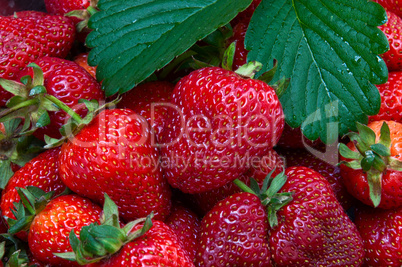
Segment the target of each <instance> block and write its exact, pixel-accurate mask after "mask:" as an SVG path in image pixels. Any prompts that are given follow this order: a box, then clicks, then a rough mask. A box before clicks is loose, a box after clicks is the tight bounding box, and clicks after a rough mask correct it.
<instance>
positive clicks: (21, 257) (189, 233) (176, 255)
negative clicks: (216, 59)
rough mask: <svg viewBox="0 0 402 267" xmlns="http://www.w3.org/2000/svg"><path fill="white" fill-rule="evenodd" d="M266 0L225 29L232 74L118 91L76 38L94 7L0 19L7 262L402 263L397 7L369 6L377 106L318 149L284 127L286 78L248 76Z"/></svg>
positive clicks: (197, 75) (3, 251)
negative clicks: (385, 76)
mask: <svg viewBox="0 0 402 267" xmlns="http://www.w3.org/2000/svg"><path fill="white" fill-rule="evenodd" d="M260 2H261V0H259V1H258V0H254V1H253V3H252V5H251V6H250V7H249V8H248V9H246V10H245V11H243V12H241V13H239V15H238V16H237V17H236V18H235V19H234V20H233V21H232V22H231V24H232V27H233V35H232V36H231V37H230V38H229V39H228V40H227V42H226V44H227V46H230V44H232V43H233V42H234V43H235V44H236V46H235V49H236V50H235V53H234V55H235V56H234V58H233V59H232V63H233V64H230V66H233V69H235V71H233V70H232V69H228V68H224V67H217V66H210V67H203V68H199V69H196V70H187V74H186V75H182V76H181V77H179V78H178V79H177V80H172V79H169V80H160V79H159V80H157V81H145V82H143V83H142V84H140V85H138V86H136V87H135V88H133V89H132V90H131V91H129V92H127V93H125V94H123V95H115V96H112V97H105V94H104V92H103V91H102V89H101V82H98V81H97V80H96V67H91V66H89V65H88V63H87V55H88V51H87V50H85V49H86V48H84V45H83V43H82V42H81V41H82V40H85V35H86V33H85V30H84V32H78V31H77V30H76V27H77V25H82V24H83V23H85V19H87V17H86V16H87V13H86V11H85V10H86V9H91V8H96V1H89V0H75V1H51V0H47V1H45V3H46V8H47V11H48V13H43V12H37V11H22V12H17V13H15V14H14V15H12V16H2V17H0V51H1V53H0V107H1V109H0V120H1V121H2V123H1V124H0V153H1V154H0V160H1V161H2V166H5V165H7V168H8V169H7V168H6V167H2V170H9V171H8V172H7V171H3V172H1V175H2V176H3V177H1V179H3V180H4V179H8V178H9V180H8V182H7V184H6V186H5V187H4V189H3V190H2V193H1V201H0V208H1V215H2V220H1V224H0V232H1V233H2V234H1V235H0V255H2V261H1V264H7V265H6V266H34V265H36V266H169V267H173V266H200V267H201V266H211V267H212V266H216V267H217V266H232V267H233V266H402V160H401V159H400V157H401V155H402V124H401V123H402V100H401V94H402V17H401V16H402V8H401V7H400V4H398V1H393V0H377V2H378V3H379V4H381V5H383V7H384V8H386V9H387V15H388V18H389V20H388V22H387V23H386V24H384V25H383V26H381V27H380V29H381V30H382V31H383V32H384V33H385V34H386V36H387V38H388V39H389V43H390V50H389V51H388V52H387V53H386V54H383V55H381V56H382V57H383V59H384V61H385V62H386V63H387V66H388V69H389V71H390V73H389V80H388V82H387V83H385V84H383V85H379V86H378V89H379V92H380V94H381V99H382V103H381V110H380V112H379V113H378V114H377V115H375V116H371V117H369V124H368V125H363V124H358V125H357V129H358V132H350V133H349V134H347V135H346V136H345V137H342V138H341V139H340V142H339V145H338V144H332V145H324V143H322V142H321V141H320V140H315V141H310V140H306V139H305V138H304V137H303V135H302V133H301V131H300V129H292V128H290V127H289V126H288V125H286V124H285V120H284V113H283V110H282V106H281V103H280V101H279V98H278V95H277V92H280V90H281V88H277V86H278V87H280V86H281V85H283V84H276V85H273V86H269V85H268V84H267V83H266V82H265V81H261V80H258V79H254V75H255V73H256V72H257V71H258V70H259V69H260V68H261V65H260V63H258V62H250V63H247V61H246V58H247V51H246V50H245V48H244V38H245V32H246V30H247V27H248V23H249V21H250V18H251V15H252V14H253V12H254V10H255V8H256V7H257V6H258V4H259V3H260ZM73 10H81V12H80V14H81V15H82V16H81V17H80V18H72V17H69V16H64V14H66V13H68V12H70V11H73ZM78 28H80V29H81V28H83V27H81V26H79V27H78ZM87 30H88V29H87ZM84 50H85V51H84ZM77 51H78V52H77ZM81 52H84V53H81ZM162 72H163V71H162ZM156 76H158V75H156ZM21 147H23V149H21ZM21 150H25V151H26V152H28V151H29V152H30V153H27V154H21V153H20V151H21ZM32 155H33V156H32ZM11 169H12V170H13V172H12V173H11V174H10V170H11ZM8 174H10V175H8ZM8 176H10V177H8Z"/></svg>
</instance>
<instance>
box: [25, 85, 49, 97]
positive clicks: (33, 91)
mask: <svg viewBox="0 0 402 267" xmlns="http://www.w3.org/2000/svg"><path fill="white" fill-rule="evenodd" d="M45 93H46V87H45V86H43V85H37V86H35V87H34V88H32V89H31V91H29V96H35V95H39V94H45Z"/></svg>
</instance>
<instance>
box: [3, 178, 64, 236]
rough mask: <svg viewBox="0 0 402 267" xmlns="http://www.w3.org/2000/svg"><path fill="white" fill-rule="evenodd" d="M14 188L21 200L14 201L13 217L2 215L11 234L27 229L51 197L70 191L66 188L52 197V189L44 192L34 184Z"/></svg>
mask: <svg viewBox="0 0 402 267" xmlns="http://www.w3.org/2000/svg"><path fill="white" fill-rule="evenodd" d="M16 190H17V193H18V195H19V196H20V199H21V200H20V201H19V202H14V203H13V205H14V207H13V208H12V209H11V212H12V213H13V215H14V216H15V219H13V218H9V217H6V216H4V217H5V219H6V221H7V223H8V226H9V228H8V233H9V234H11V235H13V234H16V233H18V232H20V231H28V230H29V227H30V225H31V223H32V221H33V219H34V218H35V216H36V215H37V214H38V213H39V212H41V211H42V210H43V209H44V208H45V207H46V205H47V204H48V203H49V202H50V201H51V200H52V199H54V198H56V197H59V196H61V195H66V194H69V193H70V192H71V191H70V190H69V189H66V190H64V191H63V192H62V193H61V194H59V195H57V196H55V197H54V191H50V192H45V191H43V190H42V189H40V188H38V187H35V186H27V187H26V188H20V187H17V188H16Z"/></svg>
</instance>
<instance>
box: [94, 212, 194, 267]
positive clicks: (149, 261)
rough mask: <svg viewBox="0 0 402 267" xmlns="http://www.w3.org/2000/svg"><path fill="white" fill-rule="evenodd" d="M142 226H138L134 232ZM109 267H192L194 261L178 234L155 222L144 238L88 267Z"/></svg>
mask: <svg viewBox="0 0 402 267" xmlns="http://www.w3.org/2000/svg"><path fill="white" fill-rule="evenodd" d="M141 226H142V225H141V224H140V225H137V226H136V227H134V228H133V231H135V230H138V229H139V228H140V227H141ZM89 266H90V267H95V266H96V267H98V266H101V267H109V266H130V267H142V266H169V267H192V266H194V264H193V262H192V260H191V259H190V257H189V256H188V254H187V251H185V250H184V249H183V248H182V247H181V246H180V244H179V241H178V240H177V236H176V234H175V233H174V232H173V231H172V229H170V228H169V226H167V225H166V224H165V223H163V222H161V221H157V220H154V221H153V226H152V228H151V229H150V230H149V231H148V232H146V233H145V234H144V235H143V236H141V237H140V238H138V239H135V240H134V241H131V242H130V243H128V244H126V245H125V246H124V247H123V248H122V249H121V250H120V251H119V252H118V253H117V254H115V255H113V256H111V257H110V258H109V259H107V260H105V261H101V262H98V263H95V264H90V265H88V267H89Z"/></svg>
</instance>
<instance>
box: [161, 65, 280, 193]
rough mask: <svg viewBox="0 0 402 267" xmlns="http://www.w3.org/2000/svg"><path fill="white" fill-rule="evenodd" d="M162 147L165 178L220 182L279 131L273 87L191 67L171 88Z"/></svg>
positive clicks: (191, 188)
mask: <svg viewBox="0 0 402 267" xmlns="http://www.w3.org/2000/svg"><path fill="white" fill-rule="evenodd" d="M172 103H173V104H174V105H176V106H177V109H169V111H168V113H167V116H166V118H167V120H168V121H170V123H168V124H167V125H166V127H165V129H164V131H163V133H162V138H161V143H162V147H161V153H162V157H163V159H164V161H165V162H164V163H163V167H164V170H165V175H166V177H167V179H168V181H169V183H170V184H171V185H172V186H173V187H176V188H179V189H180V190H182V191H183V192H188V193H201V192H206V191H208V190H212V189H215V188H219V187H221V186H223V185H225V184H227V183H228V182H230V181H232V180H234V179H236V178H237V177H238V176H239V175H240V174H242V173H243V172H245V171H246V170H247V164H248V163H249V161H250V159H251V158H252V157H258V156H263V155H265V154H266V153H267V152H268V151H269V150H270V149H271V148H272V147H273V146H274V145H275V144H276V143H277V142H278V139H279V137H280V135H281V133H282V129H283V124H284V116H283V110H282V106H281V104H280V102H279V100H278V97H277V96H276V94H275V91H274V90H273V89H272V88H271V87H270V86H268V85H267V84H265V83H264V82H262V81H259V80H254V79H247V78H242V77H241V76H240V75H238V74H236V73H235V72H232V71H228V70H224V69H221V68H218V67H209V68H203V69H199V70H196V71H193V72H192V73H190V74H189V75H188V76H186V77H184V78H182V79H181V80H180V81H179V82H178V83H177V84H176V87H175V89H174V91H173V96H172Z"/></svg>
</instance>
